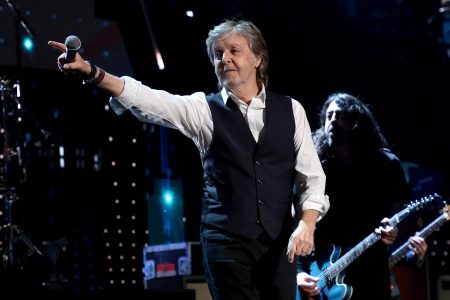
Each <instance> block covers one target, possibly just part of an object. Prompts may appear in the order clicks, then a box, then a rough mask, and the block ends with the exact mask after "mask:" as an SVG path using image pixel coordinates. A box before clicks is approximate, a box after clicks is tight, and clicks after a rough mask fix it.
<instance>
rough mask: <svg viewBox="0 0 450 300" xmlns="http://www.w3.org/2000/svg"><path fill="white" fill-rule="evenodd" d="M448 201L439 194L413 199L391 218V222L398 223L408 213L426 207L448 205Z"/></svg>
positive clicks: (434, 207)
mask: <svg viewBox="0 0 450 300" xmlns="http://www.w3.org/2000/svg"><path fill="white" fill-rule="evenodd" d="M446 205H447V204H446V202H445V200H444V199H442V197H441V196H440V195H438V194H436V193H435V194H433V195H428V196H425V197H422V198H420V199H418V200H414V201H411V202H410V203H409V204H407V205H405V208H404V209H403V210H402V211H401V212H399V213H397V214H396V215H395V216H394V217H393V218H392V219H391V220H390V223H391V224H397V223H398V222H400V221H401V220H403V219H404V218H406V217H407V216H408V215H410V214H413V213H415V212H417V211H419V210H422V209H424V208H427V209H436V208H442V207H444V206H446Z"/></svg>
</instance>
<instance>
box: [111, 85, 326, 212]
mask: <svg viewBox="0 0 450 300" xmlns="http://www.w3.org/2000/svg"><path fill="white" fill-rule="evenodd" d="M122 79H123V80H124V81H125V87H124V90H123V91H122V94H121V95H119V96H118V97H115V98H113V97H111V99H110V105H111V107H112V109H113V110H114V111H115V112H116V113H117V114H121V113H123V112H124V111H126V110H130V111H131V112H132V113H133V114H134V115H135V116H136V117H137V118H138V119H139V120H141V121H144V122H148V123H152V124H156V125H161V126H165V127H169V128H173V129H177V130H179V131H180V132H181V133H182V134H184V135H185V136H187V137H189V138H190V139H192V140H193V141H194V143H195V145H196V146H197V148H198V150H199V151H200V156H201V158H202V159H203V156H204V154H205V153H206V151H207V150H208V148H209V146H210V144H211V141H212V138H213V131H214V124H213V120H212V115H211V111H210V109H209V105H208V103H207V101H206V95H205V94H204V93H203V92H197V93H193V94H191V95H183V96H181V95H174V94H170V93H168V92H166V91H163V90H157V89H152V88H150V87H148V86H146V85H143V84H142V83H141V82H140V81H137V80H135V79H133V78H131V77H128V76H123V77H122ZM221 95H222V99H224V102H226V101H227V99H231V100H232V101H234V102H235V103H236V105H237V106H238V107H239V109H240V110H241V112H242V115H243V116H244V118H245V120H246V121H247V123H248V126H249V128H250V131H251V132H252V135H253V137H254V139H255V141H256V142H258V140H259V139H260V138H262V137H263V136H264V123H265V108H266V104H265V98H266V92H265V88H264V87H263V88H262V90H261V92H260V94H259V95H257V96H255V97H253V99H252V101H251V102H250V104H247V103H245V102H244V101H242V100H239V99H238V98H237V97H235V96H234V95H233V94H231V93H229V92H227V91H226V90H225V89H223V90H222V91H221ZM292 109H293V112H294V119H295V135H294V141H293V142H294V145H295V151H296V165H295V170H296V171H297V176H296V184H297V187H298V188H299V190H300V191H301V194H300V206H301V210H307V209H313V210H317V211H319V213H320V218H321V217H323V216H324V215H325V213H326V212H327V210H328V208H329V206H330V203H329V201H328V197H327V196H325V174H324V172H323V169H322V165H321V163H320V161H319V158H318V156H317V152H316V149H315V147H314V143H313V141H312V137H311V129H310V126H309V123H308V119H307V117H306V113H305V110H304V108H303V107H302V105H301V104H300V103H299V102H298V101H296V100H294V99H292Z"/></svg>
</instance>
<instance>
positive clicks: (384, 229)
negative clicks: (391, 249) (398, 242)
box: [375, 218, 398, 245]
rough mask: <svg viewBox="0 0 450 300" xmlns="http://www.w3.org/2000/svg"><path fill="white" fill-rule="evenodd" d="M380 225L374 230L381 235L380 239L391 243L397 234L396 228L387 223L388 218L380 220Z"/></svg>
mask: <svg viewBox="0 0 450 300" xmlns="http://www.w3.org/2000/svg"><path fill="white" fill-rule="evenodd" d="M381 223H382V224H383V225H382V226H380V227H378V228H377V229H375V232H376V233H378V234H380V235H381V241H382V242H383V243H385V244H386V245H392V244H393V243H394V241H395V239H396V238H397V236H398V228H397V227H392V226H390V225H389V219H388V218H384V219H383V220H381Z"/></svg>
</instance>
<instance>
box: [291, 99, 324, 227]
mask: <svg viewBox="0 0 450 300" xmlns="http://www.w3.org/2000/svg"><path fill="white" fill-rule="evenodd" d="M292 107H293V111H294V118H295V126H296V128H295V136H294V144H295V149H296V152H297V157H296V165H295V170H296V171H297V177H296V180H295V181H296V182H295V183H296V190H297V192H298V193H299V201H298V203H297V206H296V211H297V212H300V211H305V210H309V209H313V210H316V211H318V212H319V213H320V216H319V219H321V218H322V217H323V216H324V215H325V214H326V212H327V211H328V209H329V207H330V201H329V199H328V196H326V195H325V182H326V177H325V173H324V171H323V168H322V164H321V163H320V160H319V157H318V155H317V151H316V148H315V147H314V142H313V140H312V135H311V128H310V126H309V123H308V119H307V116H306V113H305V110H304V108H303V106H302V105H301V104H300V103H299V102H297V101H295V100H293V101H292Z"/></svg>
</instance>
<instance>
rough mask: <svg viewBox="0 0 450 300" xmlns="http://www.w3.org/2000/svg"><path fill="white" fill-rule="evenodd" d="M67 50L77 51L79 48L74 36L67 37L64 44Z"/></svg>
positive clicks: (78, 40)
mask: <svg viewBox="0 0 450 300" xmlns="http://www.w3.org/2000/svg"><path fill="white" fill-rule="evenodd" d="M64 44H65V45H66V47H67V48H69V49H70V50H78V49H80V47H81V41H80V39H79V38H78V37H77V36H75V35H69V36H68V37H67V38H66V41H65V42H64Z"/></svg>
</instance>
